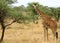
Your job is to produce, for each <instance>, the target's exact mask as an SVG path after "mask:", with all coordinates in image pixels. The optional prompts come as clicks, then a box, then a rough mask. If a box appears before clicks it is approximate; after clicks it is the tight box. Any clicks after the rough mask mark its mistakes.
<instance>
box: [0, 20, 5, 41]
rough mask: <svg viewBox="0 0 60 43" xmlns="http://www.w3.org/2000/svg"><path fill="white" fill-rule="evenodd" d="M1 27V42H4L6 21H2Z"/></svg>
mask: <svg viewBox="0 0 60 43" xmlns="http://www.w3.org/2000/svg"><path fill="white" fill-rule="evenodd" d="M1 27H2V35H1V39H0V42H2V41H3V38H4V32H5V25H4V21H2V22H1Z"/></svg>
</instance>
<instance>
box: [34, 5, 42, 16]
mask: <svg viewBox="0 0 60 43" xmlns="http://www.w3.org/2000/svg"><path fill="white" fill-rule="evenodd" d="M34 9H35V11H36V12H37V14H39V15H40V16H43V13H42V12H41V11H40V10H39V9H38V7H36V6H35V7H34Z"/></svg>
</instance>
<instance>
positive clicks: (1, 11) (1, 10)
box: [0, 0, 15, 42]
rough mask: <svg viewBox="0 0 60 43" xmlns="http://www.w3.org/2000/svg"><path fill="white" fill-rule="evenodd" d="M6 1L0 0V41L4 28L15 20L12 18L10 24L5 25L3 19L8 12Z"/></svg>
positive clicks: (0, 40)
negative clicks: (0, 30) (0, 31)
mask: <svg viewBox="0 0 60 43" xmlns="http://www.w3.org/2000/svg"><path fill="white" fill-rule="evenodd" d="M7 1H8V2H10V1H9V0H0V25H1V28H2V35H1V39H0V42H2V41H3V38H4V32H5V28H6V27H7V26H9V25H11V24H12V23H14V22H15V20H14V21H12V22H11V23H10V24H7V25H5V21H4V20H5V18H6V17H7V15H8V12H9V6H8V2H7ZM11 2H12V0H11Z"/></svg>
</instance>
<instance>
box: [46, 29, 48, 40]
mask: <svg viewBox="0 0 60 43" xmlns="http://www.w3.org/2000/svg"><path fill="white" fill-rule="evenodd" d="M46 35H47V36H46V37H47V40H48V28H46Z"/></svg>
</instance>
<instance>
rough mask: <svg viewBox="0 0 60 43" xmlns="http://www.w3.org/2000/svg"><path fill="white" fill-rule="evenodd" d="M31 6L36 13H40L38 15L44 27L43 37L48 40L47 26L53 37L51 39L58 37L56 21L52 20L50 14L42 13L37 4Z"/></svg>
mask: <svg viewBox="0 0 60 43" xmlns="http://www.w3.org/2000/svg"><path fill="white" fill-rule="evenodd" d="M33 8H34V10H35V11H36V12H37V14H39V15H40V17H41V18H42V20H43V21H42V24H43V27H44V39H47V40H48V28H50V29H51V31H52V33H53V36H54V38H53V39H55V38H56V39H58V32H57V22H56V21H54V20H52V19H51V17H50V16H48V15H46V14H44V13H43V12H41V11H40V10H39V9H38V5H37V4H33Z"/></svg>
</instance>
